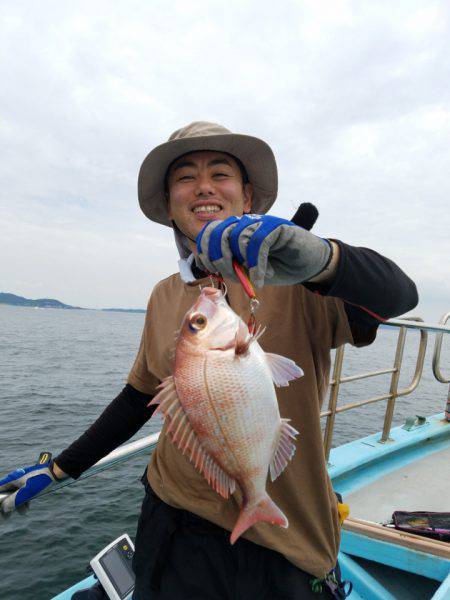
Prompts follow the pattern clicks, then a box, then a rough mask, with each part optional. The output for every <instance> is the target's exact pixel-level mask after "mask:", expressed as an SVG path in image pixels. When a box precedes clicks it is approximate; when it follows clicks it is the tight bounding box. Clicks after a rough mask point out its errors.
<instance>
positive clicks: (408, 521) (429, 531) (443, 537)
mask: <svg viewBox="0 0 450 600" xmlns="http://www.w3.org/2000/svg"><path fill="white" fill-rule="evenodd" d="M392 522H393V524H394V527H395V529H400V530H401V531H406V532H407V533H416V534H417V535H423V536H425V537H429V538H433V539H435V540H440V541H441V542H450V513H448V512H445V513H444V512H427V511H418V512H406V511H402V510H396V511H395V512H394V513H393V514H392Z"/></svg>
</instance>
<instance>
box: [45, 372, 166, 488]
mask: <svg viewBox="0 0 450 600" xmlns="http://www.w3.org/2000/svg"><path fill="white" fill-rule="evenodd" d="M151 399H152V396H150V395H149V394H143V393H142V392H139V391H138V390H136V389H135V388H134V387H133V386H131V385H130V384H127V385H126V386H125V387H124V388H123V390H122V391H121V392H120V394H119V395H118V396H117V398H115V399H114V400H113V401H112V402H111V404H109V405H108V406H107V407H106V408H105V410H104V411H103V412H102V414H101V415H100V416H99V418H98V419H97V420H96V421H95V423H93V424H92V425H91V426H90V427H89V429H87V430H86V431H85V432H84V433H83V435H81V436H80V437H79V438H78V439H77V440H75V441H74V442H73V444H71V445H70V446H69V447H68V448H67V449H66V450H64V451H63V452H61V454H59V456H57V457H56V458H55V462H56V464H57V465H58V467H60V468H61V469H62V470H63V471H64V472H65V473H67V475H70V477H73V478H74V479H78V477H79V476H80V475H81V473H83V471H86V470H87V469H89V467H91V466H92V465H94V464H95V463H96V462H97V461H98V460H100V459H101V458H103V457H104V456H106V455H107V454H109V452H111V451H112V450H114V449H115V448H117V447H118V446H120V444H123V442H126V441H127V440H129V439H130V438H131V437H132V436H133V435H134V434H135V433H136V432H137V431H139V429H140V428H141V427H142V426H143V425H144V424H145V423H146V422H147V421H148V420H149V419H150V417H151V416H152V414H153V412H154V410H155V408H156V406H150V407H147V404H148V403H149V402H150V400H151Z"/></svg>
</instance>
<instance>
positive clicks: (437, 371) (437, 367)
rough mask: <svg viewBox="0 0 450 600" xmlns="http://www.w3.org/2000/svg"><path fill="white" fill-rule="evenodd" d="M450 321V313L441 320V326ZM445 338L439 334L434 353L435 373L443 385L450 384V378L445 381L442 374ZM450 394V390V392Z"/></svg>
mask: <svg viewBox="0 0 450 600" xmlns="http://www.w3.org/2000/svg"><path fill="white" fill-rule="evenodd" d="M449 319H450V311H449V312H448V313H446V314H445V315H444V316H443V317H442V318H441V320H440V321H439V323H440V324H442V325H445V324H446V323H447V321H448V320H449ZM443 337H444V334H443V333H438V334H437V336H436V339H435V341H434V352H433V373H434V376H435V377H436V379H437V380H438V381H440V382H441V383H450V377H449V378H448V379H445V377H444V376H443V375H442V372H441V365H440V362H441V349H442V338H443ZM449 393H450V390H449Z"/></svg>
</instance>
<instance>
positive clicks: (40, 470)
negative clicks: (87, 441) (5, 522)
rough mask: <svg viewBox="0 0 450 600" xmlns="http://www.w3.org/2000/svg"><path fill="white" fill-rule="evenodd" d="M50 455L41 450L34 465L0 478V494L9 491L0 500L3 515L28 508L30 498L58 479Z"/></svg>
mask: <svg viewBox="0 0 450 600" xmlns="http://www.w3.org/2000/svg"><path fill="white" fill-rule="evenodd" d="M51 457H52V455H51V454H50V453H49V452H42V453H41V454H40V456H39V459H38V463H37V464H36V465H33V466H31V467H24V468H23V469H16V470H15V471H12V472H11V473H9V474H8V475H7V476H6V477H4V478H3V479H0V494H3V493H5V492H6V493H9V494H8V496H7V497H6V498H5V499H4V500H3V501H1V500H0V511H1V512H3V513H5V515H6V514H8V513H10V512H12V511H13V510H15V509H19V511H20V512H23V511H24V509H26V508H28V502H29V501H30V500H32V498H34V497H35V496H37V495H38V494H39V493H40V492H42V490H45V488H47V487H48V486H49V485H51V484H52V483H54V482H56V481H59V479H58V478H57V477H56V475H55V474H54V473H53V470H52V464H53V461H52V459H51ZM14 490H17V491H14Z"/></svg>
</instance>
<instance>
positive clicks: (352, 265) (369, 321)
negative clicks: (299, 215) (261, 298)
mask: <svg viewBox="0 0 450 600" xmlns="http://www.w3.org/2000/svg"><path fill="white" fill-rule="evenodd" d="M333 241H334V242H336V243H337V244H338V245H339V250H340V259H339V265H338V268H337V272H336V276H335V278H334V280H333V282H332V283H331V285H329V286H325V285H320V284H314V283H304V284H303V285H305V287H307V288H308V289H309V290H311V291H317V292H319V293H320V294H321V295H324V296H334V297H336V298H341V299H342V300H344V301H345V311H346V313H347V317H348V320H349V323H350V326H352V330H353V328H355V329H357V328H360V327H366V328H373V327H376V326H377V325H379V324H380V319H377V317H376V315H379V316H380V317H382V319H387V318H390V317H396V316H398V315H402V314H403V313H405V312H407V311H408V310H411V309H413V308H414V307H415V306H416V305H417V302H418V295H417V288H416V286H415V284H414V282H413V281H412V280H411V279H410V278H409V277H408V276H407V275H405V273H404V272H403V271H402V270H401V269H400V268H399V267H398V266H397V265H396V264H395V263H394V262H392V261H391V260H389V259H388V258H385V257H384V256H381V254H378V253H377V252H374V251H373V250H369V248H357V247H355V246H350V245H349V244H344V243H343V242H340V241H338V240H333ZM368 311H369V312H368ZM370 313H374V314H370Z"/></svg>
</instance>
